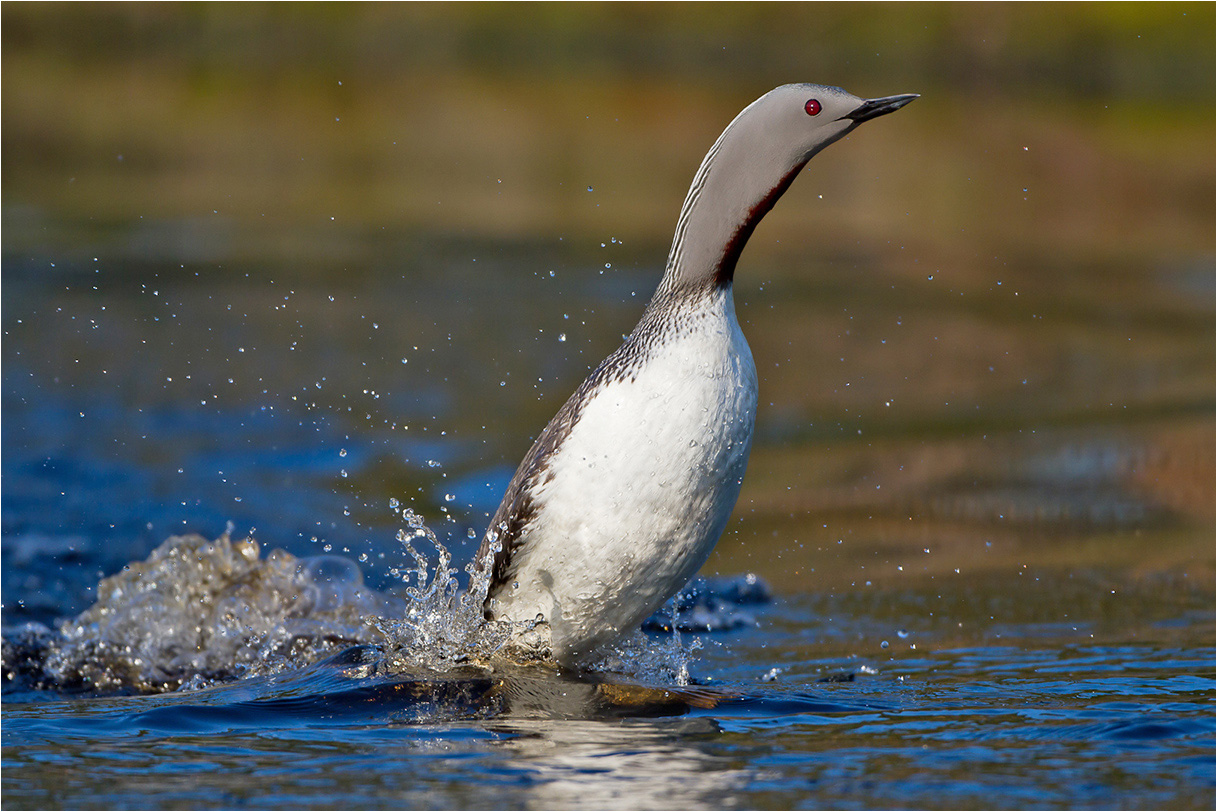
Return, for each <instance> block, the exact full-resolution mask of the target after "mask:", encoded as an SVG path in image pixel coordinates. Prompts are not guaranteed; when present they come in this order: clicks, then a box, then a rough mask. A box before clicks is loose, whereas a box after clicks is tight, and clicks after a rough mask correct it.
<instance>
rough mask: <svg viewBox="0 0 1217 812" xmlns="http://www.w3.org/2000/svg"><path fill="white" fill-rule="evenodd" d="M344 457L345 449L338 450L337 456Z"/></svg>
mask: <svg viewBox="0 0 1217 812" xmlns="http://www.w3.org/2000/svg"><path fill="white" fill-rule="evenodd" d="M346 455H347V450H346V449H345V448H340V449H338V456H340V457H345V456H346Z"/></svg>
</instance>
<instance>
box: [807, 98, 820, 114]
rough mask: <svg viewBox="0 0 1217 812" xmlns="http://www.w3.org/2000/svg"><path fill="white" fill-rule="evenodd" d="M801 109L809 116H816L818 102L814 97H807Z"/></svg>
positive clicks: (818, 109)
mask: <svg viewBox="0 0 1217 812" xmlns="http://www.w3.org/2000/svg"><path fill="white" fill-rule="evenodd" d="M803 109H804V110H806V111H807V115H809V116H818V115H819V114H820V102H819V101H817V100H816V99H808V100H807V104H805V105H803Z"/></svg>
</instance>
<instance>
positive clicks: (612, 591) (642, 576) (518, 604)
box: [478, 85, 915, 664]
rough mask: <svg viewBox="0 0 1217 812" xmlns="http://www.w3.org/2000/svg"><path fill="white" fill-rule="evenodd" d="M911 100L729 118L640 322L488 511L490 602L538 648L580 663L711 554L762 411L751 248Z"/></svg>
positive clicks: (799, 99) (781, 99) (838, 102)
mask: <svg viewBox="0 0 1217 812" xmlns="http://www.w3.org/2000/svg"><path fill="white" fill-rule="evenodd" d="M913 98H915V97H913V96H901V97H890V98H887V99H876V100H871V101H864V100H862V99H858V98H856V97H854V96H850V95H849V94H848V93H845V92H844V91H842V90H840V89H839V88H829V87H824V86H821V85H785V86H783V87H780V88H777V89H776V90H773V91H771V92H770V93H768V94H766V95H765V96H762V97H761V98H760V99H758V100H757V101H756V102H754V103H753V104H751V105H749V106H748V107H747V108H746V109H745V110H744V111H743V112H742V113H740V114H739V116H737V117H736V119H735V120H734V121H733V122H732V123H731V124H730V125H729V126H728V127H727V129H726V130H725V131H724V132H723V134H722V136H720V137H719V139H718V141H717V142H715V144H714V146H713V147H712V148H711V150H710V152H709V153H708V154H707V155H706V158H705V160H704V161H703V162H702V165H701V168H700V169H699V170H698V172H697V175H696V176H695V177H694V180H693V184H692V186H691V188H690V190H689V194H688V196H687V197H686V199H685V204H684V207H683V209H682V211H681V215H680V218H679V220H678V221H677V229H676V237H675V239H674V240H673V244H672V250H671V253H670V255H669V257H668V264H667V267H666V269H665V272H664V277H663V279H662V281H661V282H660V285H659V289H658V290H657V291H656V293H655V295H654V297H653V298H652V300H651V302H650V303H649V304H648V305H647V308H646V310H645V311H644V313H643V315H642V319H641V320H640V321H639V323H638V325H637V327H635V328H634V331H633V332H632V333H631V334H630V335H629V336H628V337H627V338H626V340H625V342H624V343H623V344H622V345H621V346H620V347H618V349H617V350H616V351H615V352H613V353H612V354H611V355H609V357H608V358H606V359H605V360H604V361H603V362H602V363H601V364H600V365H599V366H598V367H597V368H596V369H595V370H594V371H593V372H592V374H591V375H590V376H588V378H587V379H586V380H585V381H584V382H583V384H582V385H581V386H580V387H579V388H578V389H577V390H576V391H575V393H574V394H573V395H572V396H571V398H570V399H569V400H568V401H567V402H566V404H565V405H563V407H562V408H561V409H560V410H559V411H558V414H557V415H556V416H555V417H554V418H553V420H551V421H550V423H549V425H547V426H546V427H545V430H544V431H542V433H541V434H540V435H539V436H538V437H537V440H536V442H535V443H534V444H533V447H532V449H531V450H530V451H529V452H528V454H527V455H526V456H525V458H524V461H523V462H522V463H521V464H520V467H519V468H518V469H517V471H516V474H515V476H514V477H513V479H512V481H511V484H510V485H509V486H508V489H507V493H506V495H505V496H504V499H503V502H502V504H500V506H499V508H498V510H497V511H496V513H495V515H494V517H493V518H492V519H491V524H490V528H489V530H488V531H487V534H486V537H485V538H484V539H483V541H482V547H481V549H480V551H479V553H478V560H479V561H485V560H486V559H487V558H488V557H489V556H490V551H491V550H492V548H493V547H494V546H496V545H497V546H499V550H498V552H497V554H495V556H494V560H493V563H492V571H491V581H490V588H489V593H488V595H487V601H486V614H487V616H488V617H490V618H495V619H504V620H511V621H517V622H521V621H533V620H538V619H539V620H540V622H539V623H538V624H537V626H536V628H535V629H534V630H533V631H532V632H531V633H530V634H529V635H528V637H527V645H529V646H532V647H534V648H536V649H538V653H543V652H544V650H546V649H547V650H548V652H549V654H550V655H551V656H552V657H553V658H554V659H556V660H558V661H559V662H561V663H566V664H572V663H578V662H579V661H581V660H583V659H585V658H586V657H587V656H588V655H589V654H592V653H593V652H595V651H596V650H597V649H598V648H600V647H601V646H603V645H604V644H606V643H611V642H613V641H614V640H617V639H618V638H620V637H621V636H623V635H624V634H626V633H628V632H630V631H632V630H633V629H634V628H636V627H637V626H638V624H639V623H640V622H641V621H642V620H643V619H645V618H646V617H647V615H649V614H650V613H652V612H653V611H655V610H656V609H657V608H658V607H659V606H661V605H662V604H663V602H664V601H666V600H667V599H668V598H669V597H671V596H672V595H673V594H675V592H676V591H677V590H679V589H680V587H682V586H683V585H684V584H685V583H686V582H687V581H688V579H689V578H690V577H691V576H692V575H693V574H694V573H696V571H697V570H698V569H699V568H700V567H701V565H702V564H703V563H705V560H706V558H707V557H708V556H709V554H710V551H711V550H712V549H713V548H714V544H715V543H716V542H717V540H718V537H719V535H720V534H721V533H722V531H723V529H724V527H725V526H726V523H727V520H728V518H729V517H730V515H731V511H732V509H733V508H734V506H735V501H736V498H737V497H738V495H739V490H740V485H741V482H742V480H743V476H744V469H745V467H746V466H747V462H748V453H749V450H750V448H751V444H752V431H753V425H754V422H755V417H756V404H757V379H756V368H755V366H754V365H753V361H752V355H751V352H750V351H749V349H748V344H747V341H745V339H744V335H743V333H742V331H741V330H740V327H739V323H738V322H737V320H736V317H735V306H734V303H733V299H732V290H731V287H732V280H733V277H734V270H735V263H736V260H737V259H738V258H739V254H740V251H742V249H743V246H744V243H745V242H746V241H747V239H748V237H749V235H750V234H751V233H752V230H753V228H755V226H756V223H757V222H759V221H760V219H761V217H763V216H764V215H765V213H766V212H768V211H769V209H770V208H772V206H773V204H774V203H775V202H776V201H777V199H778V197H780V196H781V194H782V193H783V192H784V191H785V190H786V188H787V187H788V186H789V185H790V183H791V182H792V181H793V179H794V176H795V175H796V174H797V172H798V171H799V170H800V169H801V168H802V167H803V166H804V165H805V164H806V163H807V161H808V160H809V159H810V158H811V156H812V155H814V154H815V152H817V151H818V150H819V149H822V148H823V147H824V146H826V145H827V144H829V143H831V142H832V141H834V140H836V139H837V138H840V137H841V136H842V135H844V134H845V133H846V132H848V131H849V130H850V129H852V128H853V127H854V126H856V125H857V123H859V122H860V121H864V120H866V119H867V118H872V117H874V116H876V115H882V114H883V113H886V112H890V111H891V110H894V109H898V108H899V107H900V106H903V105H904V104H906V103H907V102H908V101H911V100H912V99H913ZM813 103H814V106H813ZM818 116H824V118H822V119H817V117H818Z"/></svg>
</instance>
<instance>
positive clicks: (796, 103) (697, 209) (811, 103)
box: [660, 84, 917, 291]
mask: <svg viewBox="0 0 1217 812" xmlns="http://www.w3.org/2000/svg"><path fill="white" fill-rule="evenodd" d="M915 98H917V95H916V94H914V93H908V94H904V95H901V96H885V97H883V98H878V99H860V98H858V97H857V96H854V95H852V94H850V93H846V92H845V91H844V90H842V89H841V88H839V87H830V86H828V85H811V84H800V85H782V86H781V87H778V88H774V89H773V90H771V91H769V92H768V93H766V94H765V95H764V96H761V97H760V98H759V99H757V100H756V101H754V102H753V103H752V104H750V105H748V106H747V107H745V108H744V110H743V111H742V112H741V113H740V114H739V115H738V116H736V117H735V120H734V121H732V122H731V123H730V124H729V125H727V129H725V130H724V131H723V134H722V135H720V136H719V138H718V140H717V141H716V142H715V143H714V146H713V147H711V148H710V152H709V153H707V154H706V157H705V160H703V161H702V165H701V168H700V169H698V171H697V175H696V176H695V177H694V178H693V185H692V186H691V187H690V188H689V194H688V196H687V197H686V198H685V205H684V209H683V210H682V211H681V215H680V220H679V221H678V222H677V227H676V237H675V239H674V240H673V243H672V251H671V253H670V254H669V256H668V269H667V272H666V273H665V274H664V281H663V282H662V283H661V285H660V290H661V291H666V290H670V289H674V288H675V287H677V286H682V285H694V286H701V285H704V284H705V283H706V282H710V283H712V284H713V285H714V286H715V287H719V286H722V285H725V284H730V282H731V279H732V276H733V274H734V273H735V262H736V260H737V259H738V258H739V255H740V252H741V251H742V250H743V248H744V244H745V243H746V242H747V241H748V237H749V236H750V235H751V234H752V230H753V228H755V227H756V224H757V223H758V222H760V220H761V218H762V217H764V216H765V213H766V212H768V211H769V210H770V209H771V208H773V204H774V203H776V202H777V200H778V198H779V197H781V196H782V194H783V193H784V192H785V191H786V189H787V188H789V186H790V184H791V183H792V182H793V181H794V177H795V175H796V174H798V171H799V170H800V169H802V168H803V167H804V166H805V165H806V164H807V162H808V161H810V160H811V158H812V156H813V155H815V154H816V153H817V152H819V151H820V150H822V149H824V147H826V146H828V145H829V144H831V143H832V142H833V141H836V140H837V139H839V138H841V137H842V136H843V135H845V134H846V133H848V132H849V131H850V130H852V129H854V128H855V127H857V126H858V125H859V124H861V123H862V122H863V121H869V120H870V119H872V118H876V117H878V116H881V115H884V114H886V113H890V112H892V111H894V110H899V109H900V108H901V107H903V106H904V105H906V104H908V103H909V102H911V101H912V100H913V99H915Z"/></svg>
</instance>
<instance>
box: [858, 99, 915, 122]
mask: <svg viewBox="0 0 1217 812" xmlns="http://www.w3.org/2000/svg"><path fill="white" fill-rule="evenodd" d="M918 98H921V94H920V93H904V94H902V95H899V96H884V97H883V98H882V99H867V100H866V101H864V102H862V103H861V104H859V105H858V106H857V107H855V108H854V111H853V112H852V113H847V114H846V115H843V116H841V118H848V119H849V120H850V121H853V122H856V123H858V124H861V123H862V122H863V121H870V120H871V119H872V118H878V117H879V116H885V115H887V114H888V113H892V112H895V111H896V110H899V109H900V108H901V107H904V105H906V104H908V103H909V102H911V101H912V100H913V99H918Z"/></svg>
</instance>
